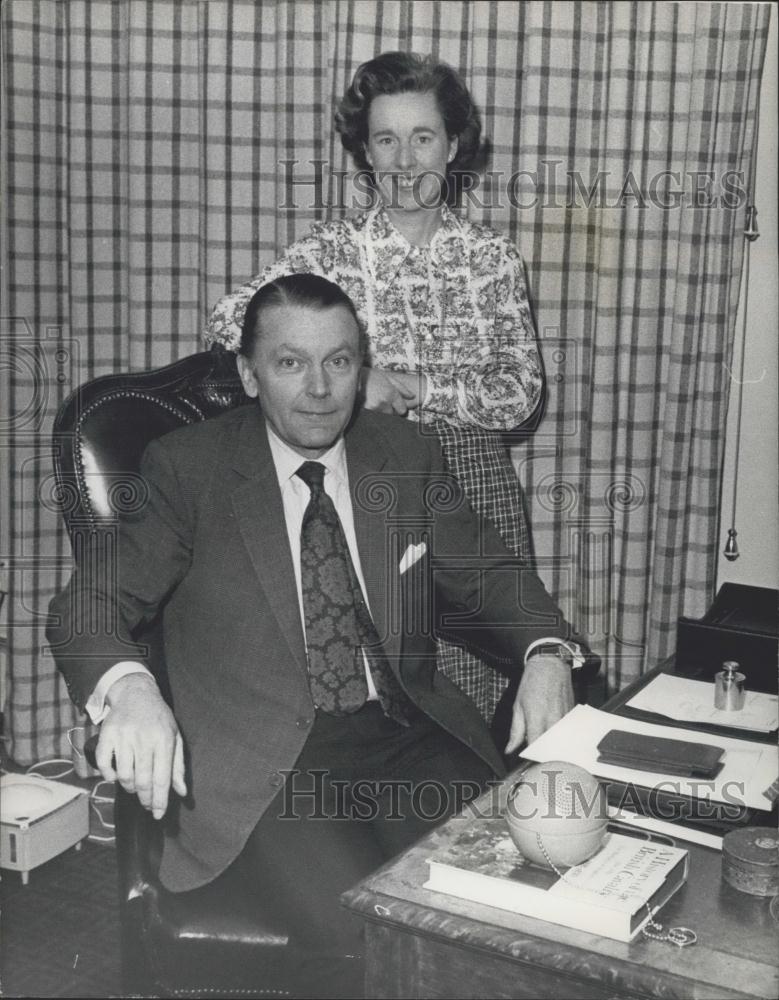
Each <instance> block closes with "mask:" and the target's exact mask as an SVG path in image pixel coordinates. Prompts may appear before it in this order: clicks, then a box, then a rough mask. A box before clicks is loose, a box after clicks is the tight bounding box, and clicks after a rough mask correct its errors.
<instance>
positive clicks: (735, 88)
mask: <svg viewBox="0 0 779 1000" xmlns="http://www.w3.org/2000/svg"><path fill="white" fill-rule="evenodd" d="M1 16H2V45H3V77H2V86H3V116H4V117H3V120H2V137H1V138H2V149H3V153H2V161H1V162H2V180H3V188H4V190H3V199H4V200H3V207H4V209H5V219H6V223H5V227H4V234H3V245H2V254H3V257H2V262H3V301H4V305H3V309H2V317H1V321H2V350H3V358H4V361H3V366H2V367H3V371H4V377H5V379H6V383H7V385H6V389H7V391H6V392H5V393H4V400H6V402H5V403H4V407H6V408H8V409H7V410H6V411H5V413H4V419H5V422H6V428H7V431H6V434H5V435H4V437H3V439H2V443H3V446H4V448H3V450H4V452H5V454H6V455H7V456H8V459H9V464H10V466H11V472H12V475H11V479H10V493H9V518H8V523H7V525H6V526H5V530H6V537H5V539H4V543H3V544H4V551H6V552H8V553H9V556H10V558H9V563H10V570H11V572H10V588H11V592H10V597H9V604H10V609H9V618H10V624H11V627H10V684H9V699H8V703H7V706H6V708H7V716H8V718H9V722H10V736H11V739H12V745H11V753H12V755H13V756H14V757H15V758H16V759H17V760H18V761H20V762H29V761H32V760H35V759H39V758H41V757H43V756H48V755H51V754H53V753H63V752H64V753H68V754H69V752H70V748H69V747H68V745H67V739H66V733H67V730H68V728H69V727H71V726H73V725H75V724H77V720H76V718H75V716H74V713H73V710H72V708H71V707H70V704H69V702H68V700H67V698H66V696H65V692H64V687H63V685H62V684H61V683H60V681H59V679H58V677H57V674H56V672H55V670H54V666H53V662H52V660H51V657H50V656H49V654H48V653H47V651H46V648H45V644H44V643H45V640H44V634H43V626H44V623H45V619H46V614H47V604H48V601H49V598H50V596H51V594H52V593H53V592H54V590H55V589H56V588H58V587H59V586H60V585H61V584H62V582H63V580H64V579H66V577H67V574H68V573H69V568H70V555H69V548H68V544H67V541H66V539H65V536H64V533H63V530H62V527H61V524H60V518H59V515H58V513H57V505H56V502H55V499H56V498H55V496H54V491H53V478H52V463H51V457H50V443H49V435H50V429H51V422H52V419H53V415H54V413H55V411H56V408H57V406H58V405H59V403H60V402H61V401H62V399H63V398H64V397H65V396H66V395H67V394H68V393H69V392H70V391H71V390H72V389H73V388H74V387H75V386H76V385H78V384H79V383H81V382H83V381H85V380H86V379H89V378H92V377H94V376H96V375H100V374H105V373H108V372H114V371H117V370H125V369H130V368H134V369H137V368H147V367H150V366H156V365H162V364H165V363H167V362H170V361H172V360H174V359H176V358H178V357H181V356H183V355H186V354H188V353H191V352H193V351H196V350H198V349H199V346H200V343H201V340H200V336H201V330H202V328H203V325H204V322H205V318H206V316H207V314H208V312H209V310H210V307H211V305H212V304H213V303H214V302H215V300H216V299H217V298H218V297H219V296H220V295H221V294H223V293H224V292H225V291H226V290H229V289H230V288H232V287H233V286H235V285H236V284H238V283H240V282H241V281H243V280H244V279H245V278H246V277H248V276H250V275H252V274H254V273H256V272H257V271H258V270H259V269H260V267H261V266H262V265H263V264H265V263H267V262H269V261H270V260H272V259H273V258H274V257H275V256H276V255H277V254H278V253H279V252H280V251H281V250H282V249H283V248H284V247H285V246H286V245H287V244H288V243H289V242H290V241H291V240H293V239H294V238H296V237H297V236H300V235H302V234H303V233H304V232H305V231H306V230H307V229H308V226H309V224H310V223H311V221H312V220H313V219H316V218H323V217H331V216H333V215H337V214H340V213H342V212H344V211H346V210H348V209H349V207H350V204H349V203H350V195H349V192H350V191H352V188H351V187H350V185H349V182H348V179H346V177H345V173H343V172H345V171H346V170H348V167H349V164H348V163H347V162H346V160H345V158H344V155H343V153H342V151H341V149H340V144H339V143H338V142H337V141H336V137H334V135H333V130H332V125H331V122H332V108H333V104H334V101H335V100H336V98H337V97H338V96H340V94H341V93H342V92H343V90H344V88H345V87H346V85H347V83H348V81H349V79H350V78H351V75H352V73H353V71H354V69H355V68H356V66H357V65H358V64H359V63H360V62H361V61H363V60H365V59H368V58H371V57H372V56H373V55H375V54H376V53H378V52H381V51H384V50H388V49H412V50H414V51H417V52H423V53H424V52H432V53H433V54H434V55H435V56H437V57H440V58H442V59H444V60H446V61H447V62H449V63H451V64H452V65H454V66H456V67H458V68H459V69H460V70H461V71H462V72H463V74H464V76H465V78H466V80H467V82H468V84H469V86H470V87H471V90H472V92H473V94H474V97H475V99H476V101H477V103H478V105H479V107H480V109H481V112H482V117H483V123H484V129H485V133H486V135H487V136H488V137H489V138H490V139H491V150H490V153H491V155H490V158H489V161H488V163H487V165H486V169H487V171H488V173H487V174H486V175H485V178H484V179H483V180H482V181H481V182H480V184H479V186H478V187H477V188H476V189H475V190H472V191H471V192H469V193H467V194H466V195H465V200H464V211H466V212H467V214H468V215H469V216H470V217H472V218H474V219H475V220H478V221H485V222H487V223H489V224H492V225H494V226H497V227H499V228H502V229H504V230H505V231H506V232H508V233H509V234H510V236H511V237H512V238H513V239H514V240H515V241H516V242H517V243H518V245H519V247H520V249H521V250H522V252H523V253H524V255H525V257H526V259H527V263H528V271H529V280H530V286H531V290H532V296H533V300H534V305H535V310H536V318H537V323H538V330H539V337H540V341H541V345H542V349H543V354H544V358H545V362H546V371H547V379H548V388H549V392H548V402H547V409H546V414H545V417H544V420H543V422H542V423H541V425H540V427H539V429H538V430H537V431H536V432H535V433H534V434H533V435H532V436H531V435H528V436H527V437H525V438H522V439H517V440H516V441H515V442H514V452H513V453H514V455H515V458H516V462H517V467H518V470H519V473H520V476H521V478H522V481H523V482H524V484H525V487H526V490H527V492H528V500H529V506H530V518H531V524H532V526H533V531H534V537H535V549H536V558H537V562H538V566H539V571H540V573H541V575H542V577H543V578H544V580H545V582H546V583H547V586H548V587H549V589H550V591H551V592H552V593H553V594H555V595H556V596H557V598H558V599H559V601H560V602H561V604H562V606H563V608H564V610H565V611H566V613H567V614H568V615H569V617H571V618H573V619H574V620H576V621H577V622H578V623H579V624H580V625H581V626H582V627H584V628H585V629H586V630H587V631H589V633H590V635H591V637H592V641H593V645H594V646H595V648H597V649H598V650H599V651H600V652H601V653H603V654H604V656H605V657H606V660H607V668H608V672H609V679H610V681H611V683H612V685H613V686H618V685H621V684H624V683H625V682H626V681H628V680H630V679H632V678H633V677H634V676H637V675H638V673H639V672H640V671H641V670H642V669H643V668H644V666H645V665H646V664H647V663H652V662H654V661H656V660H657V659H658V658H659V657H662V656H664V655H666V654H667V653H668V652H670V651H671V650H672V646H673V636H674V624H675V620H676V618H677V616H678V615H679V614H682V613H686V614H700V613H702V612H703V610H704V609H705V607H706V606H707V604H708V603H709V601H710V599H711V597H712V588H713V584H714V578H715V545H714V540H715V537H716V531H717V507H718V492H719V482H720V464H721V457H722V442H723V428H724V420H725V410H726V405H727V397H728V384H727V381H726V380H725V378H724V377H723V372H724V364H725V363H726V362H728V360H729V358H730V356H731V347H732V341H733V332H734V323H735V310H736V303H737V299H738V292H739V279H740V270H741V260H742V248H743V239H742V235H741V233H742V231H743V222H744V197H743V177H744V176H748V171H749V166H750V162H751V157H752V153H753V148H752V147H753V135H754V128H755V109H756V104H757V94H758V89H759V82H760V75H761V71H762V61H763V53H764V48H765V41H766V35H767V29H768V19H769V7H767V6H759V5H756V4H745V5H740V4H731V5H729V4H725V5H721V6H717V5H713V4H712V5H709V4H685V5H676V4H665V3H639V4H603V3H575V4H570V3H568V4H567V3H554V4H553V3H540V2H539V3H511V2H502V3H467V2H462V3H461V2H453V0H449V2H446V3H438V2H416V3H409V2H397V3H390V2H384V3H381V2H377V3H374V2H347V0H333V2H305V0H303V2H301V0H296V2H290V3H282V2H279V3H271V2H264V3H253V2H233V3H222V2H208V3H206V2H202V3H201V2H176V3H166V2H159V0H155V2H153V3H151V2H141V0H124V2H108V0H92V2H89V3H86V2H76V0H68V2H65V0H62V2H59V3H58V2H31V0H6V2H5V3H3V5H2V15H1ZM341 188H343V191H342V190H340V189H341ZM696 198H697V199H698V201H696Z"/></svg>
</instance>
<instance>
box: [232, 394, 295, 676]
mask: <svg viewBox="0 0 779 1000" xmlns="http://www.w3.org/2000/svg"><path fill="white" fill-rule="evenodd" d="M232 464H233V468H234V470H235V471H236V472H238V473H239V474H240V475H241V476H242V477H243V478H244V479H245V480H246V481H245V482H244V483H242V484H241V485H240V486H238V488H237V489H236V490H235V491H234V492H233V494H232V504H233V510H234V511H235V516H236V519H237V522H238V528H239V530H240V532H241V535H242V537H243V541H244V544H245V545H246V548H247V550H248V553H249V557H250V558H251V561H252V565H253V566H254V570H255V572H256V573H257V576H258V578H259V581H260V584H261V586H262V588H263V591H264V593H265V598H266V600H267V602H268V604H269V606H270V609H271V611H272V612H273V614H274V615H275V616H276V619H277V620H278V623H279V626H280V628H281V632H282V634H283V635H284V637H285V639H286V640H287V643H288V645H289V648H290V652H291V653H292V655H293V657H294V659H295V661H296V662H297V663H298V665H299V666H300V669H301V670H302V671H303V673H304V674H305V676H306V678H308V669H307V665H306V648H305V641H304V637H303V629H302V626H301V623H300V608H299V604H298V594H297V587H296V586H295V574H294V570H293V568H292V558H291V556H290V551H289V538H288V536H287V527H286V522H285V519H284V507H283V505H282V501H281V491H280V490H279V483H278V479H277V477H276V468H275V466H274V464H273V457H272V455H271V451H270V446H269V444H268V435H267V432H266V430H265V423H264V421H263V418H262V414H261V413H260V409H259V407H253V408H252V410H247V413H246V420H245V421H244V424H243V427H242V428H241V433H240V435H239V437H238V441H237V444H236V451H235V455H234V460H233V463H232ZM258 610H259V609H258ZM268 652H269V654H272V653H273V650H269V651H268Z"/></svg>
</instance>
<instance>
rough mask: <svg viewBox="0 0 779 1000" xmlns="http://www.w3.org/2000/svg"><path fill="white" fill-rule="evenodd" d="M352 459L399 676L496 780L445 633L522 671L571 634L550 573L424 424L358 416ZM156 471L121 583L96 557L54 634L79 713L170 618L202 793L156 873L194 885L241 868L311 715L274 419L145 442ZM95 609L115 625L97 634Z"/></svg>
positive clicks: (181, 885)
mask: <svg viewBox="0 0 779 1000" xmlns="http://www.w3.org/2000/svg"><path fill="white" fill-rule="evenodd" d="M346 455H347V465H348V470H349V481H350V488H351V491H352V498H353V505H354V517H355V530H356V535H357V543H358V547H359V550H360V559H361V563H362V568H363V572H364V577H365V583H366V589H367V597H368V603H369V605H370V607H371V611H372V614H373V617H374V620H375V622H376V626H377V629H378V632H379V635H380V636H381V637H382V638H383V645H384V649H385V652H386V654H387V656H388V658H389V661H390V663H391V665H392V668H393V670H394V671H395V674H396V675H397V677H398V679H399V680H400V682H401V684H402V685H403V687H404V688H405V690H406V692H407V693H408V695H409V696H410V697H411V699H412V700H413V701H414V702H415V704H416V705H417V706H418V707H419V708H420V709H422V710H423V711H424V712H426V713H427V714H428V715H430V716H431V717H432V718H433V719H435V720H436V721H437V722H438V723H439V724H440V725H441V726H443V727H444V729H446V730H448V731H449V732H450V733H452V734H453V735H454V736H456V737H457V738H459V739H460V740H462V741H463V742H464V743H466V744H467V745H469V746H471V747H472V748H473V749H474V750H475V752H476V753H477V754H479V756H480V757H482V758H483V759H484V760H485V761H486V762H487V763H488V764H489V765H490V766H491V767H492V768H493V769H494V771H495V772H496V774H500V773H502V770H503V765H502V761H501V759H500V756H499V754H498V753H497V751H496V749H495V746H494V744H493V743H492V741H491V739H490V737H489V734H488V732H487V729H486V727H485V725H484V723H483V721H482V719H481V717H480V716H479V714H478V712H477V711H476V709H475V707H474V706H473V704H472V702H471V701H470V700H469V699H468V698H467V697H466V696H465V695H463V694H462V693H461V692H460V691H459V690H458V689H457V688H456V687H455V686H454V685H453V684H451V683H450V682H449V681H448V680H447V679H446V678H445V677H444V676H443V675H442V674H441V673H440V672H438V671H437V670H436V656H435V643H434V637H433V634H432V629H431V627H430V623H431V622H432V621H434V622H435V627H436V631H437V632H438V634H440V635H442V636H443V635H445V636H446V638H447V639H450V640H454V641H460V642H464V643H466V644H467V645H469V646H470V647H471V648H473V649H474V650H475V651H476V652H478V653H479V654H480V655H481V656H483V657H488V658H489V659H490V660H491V661H492V662H494V663H495V664H496V666H498V667H499V668H500V669H502V670H503V671H504V672H505V673H508V674H512V673H514V672H515V671H516V670H518V669H520V665H521V663H522V659H523V655H524V652H525V649H526V648H527V645H528V643H529V642H531V641H532V640H533V639H536V638H540V637H542V636H549V635H560V636H564V635H565V634H566V633H567V628H566V626H565V623H564V622H563V621H562V620H561V616H560V612H559V610H558V608H557V606H556V605H555V604H554V602H553V601H552V599H551V598H550V597H549V595H548V594H547V593H546V591H545V590H544V588H543V586H542V584H541V582H540V581H539V579H538V578H537V577H536V576H535V575H534V574H532V573H531V572H529V571H524V572H523V573H522V574H521V577H520V575H519V572H518V564H517V561H516V559H515V558H514V557H513V556H512V555H510V554H509V553H508V552H507V551H506V549H505V548H504V546H503V544H502V542H501V541H500V539H499V538H498V536H497V533H496V532H495V531H494V529H492V528H491V527H490V526H488V525H486V524H485V523H484V522H482V521H481V520H480V519H478V518H477V517H476V515H475V514H474V513H473V512H472V510H471V508H470V507H469V506H468V504H467V502H465V501H464V500H463V496H462V493H461V491H460V489H459V487H458V486H457V484H456V482H455V481H454V479H453V478H452V477H451V476H448V475H446V474H445V473H444V471H443V462H442V457H441V453H440V450H439V447H438V444H437V441H436V439H435V438H434V437H433V436H432V435H430V434H429V433H427V432H425V431H424V430H423V429H421V428H420V426H419V425H418V424H414V423H411V422H406V421H403V420H400V419H398V418H397V417H394V416H387V415H383V414H377V413H373V412H367V411H365V412H362V413H360V414H358V415H357V416H356V418H355V419H354V421H353V422H352V425H351V426H350V428H349V429H348V430H347V432H346ZM302 461H303V460H302V459H301V462H302ZM141 471H142V475H143V476H144V478H145V480H146V483H147V486H148V490H149V496H148V501H147V502H146V503H145V504H144V505H143V508H142V509H141V510H140V511H138V512H136V513H135V514H133V515H131V516H128V517H127V518H126V519H125V520H124V522H123V526H122V529H121V531H120V543H119V552H118V567H119V572H118V588H117V587H116V586H114V587H112V586H111V585H110V584H108V583H106V582H105V577H106V575H107V576H108V577H110V576H111V574H110V573H109V574H106V573H105V560H102V563H103V570H102V571H101V572H95V571H92V570H90V569H89V568H88V567H89V566H94V565H95V563H96V560H95V558H94V557H93V558H92V559H90V560H82V565H81V566H80V567H78V568H77V570H76V572H74V575H73V578H72V580H71V582H70V584H69V586H68V587H67V588H66V589H65V590H64V591H63V592H62V593H61V594H60V595H58V596H57V597H56V598H55V599H54V601H53V602H52V608H51V610H52V613H53V615H54V616H56V620H57V621H58V624H55V625H53V626H52V627H51V628H50V630H49V639H50V641H51V643H52V646H53V648H54V654H55V657H56V659H57V662H58V665H59V667H60V669H61V670H62V672H63V674H64V676H65V679H66V682H67V685H68V688H69V691H70V693H71V696H72V698H73V700H74V701H75V702H76V703H77V704H78V705H79V706H81V707H83V706H84V705H85V703H86V701H87V699H88V697H89V695H90V694H91V692H92V691H93V689H94V687H95V684H96V683H97V681H98V679H99V677H100V676H101V675H102V674H103V673H104V672H105V671H106V670H107V669H108V668H109V667H110V666H112V665H113V664H114V663H116V662H118V661H120V660H127V659H137V658H139V656H138V650H137V648H136V647H135V645H134V644H133V641H132V636H133V635H134V634H135V633H136V632H137V630H138V629H139V628H140V627H141V626H143V625H145V624H148V623H149V622H150V621H151V620H152V619H154V618H155V616H156V615H158V613H159V612H160V611H161V610H162V613H163V622H164V641H165V658H166V663H167V670H168V676H169V680H170V686H171V693H172V697H173V709H174V714H175V716H176V719H177V721H178V724H179V727H180V729H181V732H182V735H183V737H184V741H185V746H186V753H187V761H188V771H187V780H188V784H189V788H190V796H189V799H188V801H186V802H184V803H181V807H180V809H179V811H178V823H177V825H178V831H177V832H176V831H166V840H165V849H164V852H163V860H162V867H161V872H160V875H161V878H162V880H163V882H164V883H165V885H167V886H168V887H169V888H170V889H173V890H186V889H192V888H195V887H196V886H198V885H200V884H203V883H205V882H207V881H209V880H210V879H211V878H213V877H215V876H216V875H217V874H218V873H219V872H220V871H222V870H223V869H224V868H225V867H226V866H227V865H228V864H229V863H230V862H231V861H232V860H233V859H234V858H235V857H236V856H237V855H238V853H239V852H240V850H241V849H242V847H243V845H244V843H245V842H246V840H247V838H248V836H249V834H250V833H251V831H252V829H253V828H254V826H255V824H256V823H257V821H258V819H259V818H260V816H261V815H262V813H263V811H264V810H265V809H266V808H267V806H268V805H269V803H270V802H271V800H272V799H273V797H274V796H275V795H276V794H277V792H278V790H279V787H280V785H281V778H280V775H281V774H282V773H283V772H285V771H288V770H289V769H291V768H292V767H293V766H294V764H295V760H296V758H297V757H298V755H299V753H300V750H301V748H302V747H303V744H304V742H305V740H306V737H307V734H308V730H309V728H310V726H311V722H312V720H313V717H314V706H313V703H312V700H311V695H310V693H309V686H308V679H307V669H306V653H305V644H304V633H303V628H302V625H301V621H300V613H299V605H298V597H297V591H296V588H295V579H294V574H293V568H292V559H291V555H290V551H289V541H288V537H287V531H286V526H285V521H284V513H283V508H282V501H281V493H280V490H279V486H278V481H277V478H276V472H275V467H274V464H273V460H272V458H271V453H270V447H269V444H268V440H267V434H266V430H265V425H264V421H263V418H262V416H261V413H260V410H259V407H258V406H256V405H250V406H245V407H241V408H239V409H237V410H233V411H231V412H229V413H227V414H225V415H223V416H221V417H217V418H215V419H213V420H208V421H205V422H203V423H199V424H197V425H194V426H191V427H186V428H183V429H181V430H178V431H174V432H173V433H171V434H168V435H166V436H165V437H163V438H161V439H160V440H158V441H155V442H154V443H153V444H152V445H151V446H150V447H149V448H148V450H147V452H146V455H145V456H144V460H143V464H142V469H141ZM422 540H426V545H427V552H426V554H425V556H424V557H423V558H422V559H420V560H419V561H418V562H416V563H415V564H414V565H413V566H412V567H411V569H409V570H408V571H407V572H405V573H403V574H401V573H400V561H401V557H402V555H403V552H404V551H405V550H406V547H407V546H408V545H409V544H412V543H414V544H417V543H419V542H420V541H422ZM100 562H101V560H99V559H98V560H97V563H98V564H100ZM431 585H432V586H431ZM433 593H434V594H435V600H434V601H433V600H432V599H431V596H432V595H433ZM89 607H92V608H93V609H97V614H98V618H99V621H100V622H106V621H107V622H110V621H111V620H112V618H114V619H115V620H116V622H117V627H116V629H115V630H113V629H112V628H111V627H110V626H108V627H107V626H105V625H101V626H100V627H99V632H100V634H99V635H89V632H90V628H89V627H86V628H85V624H86V623H85V621H84V615H86V614H87V613H88V612H87V611H86V609H87V608H89ZM431 609H432V610H431ZM74 621H75V627H74V628H73V629H71V627H70V625H69V623H70V622H74ZM112 632H113V633H114V634H111V633H112Z"/></svg>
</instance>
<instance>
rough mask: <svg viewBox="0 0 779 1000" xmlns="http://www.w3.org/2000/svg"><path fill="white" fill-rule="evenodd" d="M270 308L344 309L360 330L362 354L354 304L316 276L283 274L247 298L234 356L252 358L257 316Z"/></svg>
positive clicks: (331, 284)
mask: <svg viewBox="0 0 779 1000" xmlns="http://www.w3.org/2000/svg"><path fill="white" fill-rule="evenodd" d="M271 306H302V307H304V308H306V309H330V308H332V307H333V306H345V307H346V309H348V310H349V312H350V313H351V314H352V316H353V317H354V321H355V323H356V324H357V329H358V330H359V331H360V353H361V354H363V355H364V354H365V347H366V343H365V337H364V335H363V330H362V324H361V323H360V320H359V317H358V316H357V310H356V309H355V308H354V303H353V302H352V300H351V299H350V298H349V296H348V295H347V294H346V292H345V291H344V290H343V289H342V288H340V287H339V286H338V285H336V284H334V283H333V282H332V281H328V280H327V278H322V277H321V276H320V275H318V274H308V273H306V274H285V275H283V276H282V277H281V278H276V280H275V281H269V282H268V283H267V284H265V285H263V286H262V287H261V288H259V289H258V290H257V291H256V292H255V293H254V295H253V296H252V297H251V299H250V301H249V304H248V306H247V307H246V313H245V315H244V319H243V329H242V331H241V344H240V346H239V348H238V353H239V354H242V355H243V356H244V357H246V358H250V357H252V355H253V354H254V348H255V347H256V345H257V338H258V336H259V327H260V323H259V321H260V316H261V313H262V312H263V310H265V309H270V308H271Z"/></svg>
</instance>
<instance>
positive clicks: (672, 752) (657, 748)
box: [598, 729, 725, 780]
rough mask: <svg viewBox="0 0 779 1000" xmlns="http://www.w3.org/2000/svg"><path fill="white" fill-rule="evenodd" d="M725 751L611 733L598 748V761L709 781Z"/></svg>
mask: <svg viewBox="0 0 779 1000" xmlns="http://www.w3.org/2000/svg"><path fill="white" fill-rule="evenodd" d="M724 753H725V751H724V750H723V749H722V748H721V747H717V746H710V745H709V744H708V743H689V742H687V741H686V740H672V739H666V738H665V737H662V736H644V735H641V734H639V733H628V732H625V731H624V730H621V729H612V730H610V731H609V732H608V733H606V735H605V736H604V737H603V739H602V740H601V741H600V743H599V744H598V754H599V756H598V760H599V761H601V762H602V763H604V764H616V765H617V766H618V767H630V768H633V769H634V770H637V771H655V772H659V773H661V774H678V775H681V776H682V777H686V778H702V779H707V780H708V779H711V778H714V777H716V775H717V774H718V773H719V771H720V770H721V769H722V763H723V761H722V758H723V756H724Z"/></svg>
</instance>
